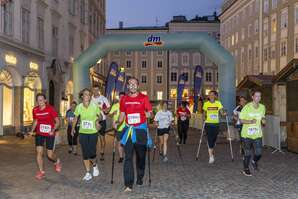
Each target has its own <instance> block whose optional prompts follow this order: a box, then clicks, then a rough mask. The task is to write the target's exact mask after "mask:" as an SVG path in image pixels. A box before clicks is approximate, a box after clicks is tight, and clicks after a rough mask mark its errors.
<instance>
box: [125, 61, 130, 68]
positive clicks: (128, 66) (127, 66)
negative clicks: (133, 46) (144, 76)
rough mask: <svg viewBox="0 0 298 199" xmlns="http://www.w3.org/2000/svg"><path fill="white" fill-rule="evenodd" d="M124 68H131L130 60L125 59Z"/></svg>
mask: <svg viewBox="0 0 298 199" xmlns="http://www.w3.org/2000/svg"><path fill="white" fill-rule="evenodd" d="M126 68H131V61H130V60H127V61H126Z"/></svg>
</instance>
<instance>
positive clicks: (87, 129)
mask: <svg viewBox="0 0 298 199" xmlns="http://www.w3.org/2000/svg"><path fill="white" fill-rule="evenodd" d="M91 96H92V92H91V90H89V89H87V88H85V89H83V90H82V91H81V93H80V98H81V99H82V100H83V102H82V103H80V104H79V105H78V106H77V107H76V109H75V112H74V114H75V118H74V120H73V123H72V131H71V134H72V136H74V133H75V132H74V131H75V128H76V124H77V121H78V117H80V129H79V139H80V144H81V149H82V154H83V161H84V165H85V168H86V174H85V176H84V177H83V180H84V181H89V180H91V179H92V175H91V174H90V169H91V166H92V167H93V176H94V177H96V176H98V175H99V170H98V166H97V160H96V145H97V140H98V135H97V132H98V129H99V127H100V125H99V122H98V119H100V118H101V114H100V109H99V106H97V104H94V103H92V102H91Z"/></svg>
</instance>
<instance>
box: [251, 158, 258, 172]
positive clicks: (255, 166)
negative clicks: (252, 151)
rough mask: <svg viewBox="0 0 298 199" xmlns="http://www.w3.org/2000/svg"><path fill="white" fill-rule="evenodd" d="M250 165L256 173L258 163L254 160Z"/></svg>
mask: <svg viewBox="0 0 298 199" xmlns="http://www.w3.org/2000/svg"><path fill="white" fill-rule="evenodd" d="M251 165H252V167H253V168H254V170H255V171H258V163H257V162H255V161H254V160H252V161H251Z"/></svg>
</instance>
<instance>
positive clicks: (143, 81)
mask: <svg viewBox="0 0 298 199" xmlns="http://www.w3.org/2000/svg"><path fill="white" fill-rule="evenodd" d="M141 83H143V84H145V83H147V76H146V75H142V76H141Z"/></svg>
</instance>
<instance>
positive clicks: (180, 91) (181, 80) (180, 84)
mask: <svg viewBox="0 0 298 199" xmlns="http://www.w3.org/2000/svg"><path fill="white" fill-rule="evenodd" d="M185 80H186V75H185V73H182V74H181V75H180V76H179V78H178V87H177V89H178V90H177V106H180V104H181V102H182V95H183V90H184V87H185Z"/></svg>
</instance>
